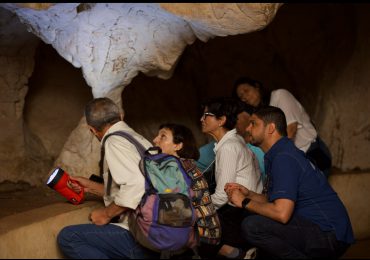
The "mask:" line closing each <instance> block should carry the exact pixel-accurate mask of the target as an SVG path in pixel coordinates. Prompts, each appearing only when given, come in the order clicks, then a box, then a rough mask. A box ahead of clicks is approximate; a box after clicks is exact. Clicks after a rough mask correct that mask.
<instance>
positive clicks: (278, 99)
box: [233, 77, 332, 177]
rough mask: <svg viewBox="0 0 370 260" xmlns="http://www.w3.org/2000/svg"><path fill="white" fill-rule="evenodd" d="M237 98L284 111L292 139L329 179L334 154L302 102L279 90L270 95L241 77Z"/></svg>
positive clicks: (250, 80)
mask: <svg viewBox="0 0 370 260" xmlns="http://www.w3.org/2000/svg"><path fill="white" fill-rule="evenodd" d="M233 96H234V97H237V98H239V99H240V100H241V101H243V102H245V103H247V104H249V105H252V106H254V107H260V106H263V105H270V106H274V107H278V108H280V109H281V110H283V112H284V114H285V117H286V121H287V133H288V135H287V136H288V138H290V139H292V140H293V141H294V144H295V145H296V146H297V147H298V148H299V149H300V150H302V151H303V152H305V153H306V155H307V157H308V158H309V159H310V160H311V161H312V162H313V163H314V164H315V165H316V166H317V167H318V168H319V169H320V170H322V171H323V173H324V174H325V175H326V176H327V177H328V175H329V174H330V170H331V167H332V158H331V154H330V151H329V149H328V147H327V146H326V144H325V143H324V142H323V141H322V139H321V138H320V136H319V135H318V134H317V130H316V129H315V127H314V125H313V123H312V121H311V119H310V117H309V116H308V114H307V113H306V111H305V109H304V108H303V106H302V105H301V103H299V101H298V100H297V99H296V98H295V97H294V96H293V95H292V94H291V93H290V92H289V91H288V90H286V89H276V90H273V91H272V92H271V93H269V92H268V91H267V90H266V89H265V88H264V87H263V85H262V83H261V82H259V81H257V80H254V79H251V78H249V77H241V78H238V79H237V80H236V81H235V82H234V89H233Z"/></svg>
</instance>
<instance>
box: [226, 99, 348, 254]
mask: <svg viewBox="0 0 370 260" xmlns="http://www.w3.org/2000/svg"><path fill="white" fill-rule="evenodd" d="M250 120H251V123H250V125H249V126H248V127H247V131H248V132H249V133H250V134H251V143H252V144H254V145H256V146H259V147H260V148H261V149H262V150H263V151H264V152H265V171H266V181H265V185H264V190H263V194H257V193H255V192H252V191H249V190H248V189H246V188H245V187H243V186H241V185H239V184H236V183H228V184H226V185H225V191H226V193H227V194H228V196H229V200H230V201H231V202H232V203H233V204H235V205H236V206H237V207H242V208H245V209H246V210H247V211H248V212H249V213H252V214H249V215H248V216H247V217H246V218H245V219H244V221H243V222H242V233H243V235H244V237H245V239H246V240H247V241H248V242H249V243H250V244H252V245H254V246H256V247H257V248H259V249H260V250H261V251H262V252H263V253H265V254H267V255H269V256H272V257H278V258H317V257H319V258H323V257H325V258H339V257H340V256H341V255H343V254H344V252H345V251H346V250H347V248H348V247H349V245H350V244H352V243H354V237H353V231H352V226H351V222H350V219H349V217H348V214H347V211H346V209H345V207H344V205H343V203H342V202H341V200H340V199H339V197H338V195H337V193H336V192H335V191H334V190H333V189H332V187H331V186H330V184H329V183H328V181H327V179H326V177H325V175H324V174H323V173H322V172H321V171H320V170H319V169H318V168H316V167H315V166H314V165H313V164H312V163H310V161H309V160H308V159H307V158H306V157H305V155H304V153H303V152H302V151H300V150H299V149H298V148H296V147H295V145H294V143H293V142H292V141H291V140H290V139H288V138H287V132H286V119H285V116H284V112H283V111H282V110H281V109H279V108H276V107H272V106H267V107H262V108H260V109H258V110H257V111H255V112H254V113H253V115H252V116H251V118H250ZM253 213H254V214H253Z"/></svg>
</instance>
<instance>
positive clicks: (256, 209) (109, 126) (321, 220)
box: [57, 77, 354, 259]
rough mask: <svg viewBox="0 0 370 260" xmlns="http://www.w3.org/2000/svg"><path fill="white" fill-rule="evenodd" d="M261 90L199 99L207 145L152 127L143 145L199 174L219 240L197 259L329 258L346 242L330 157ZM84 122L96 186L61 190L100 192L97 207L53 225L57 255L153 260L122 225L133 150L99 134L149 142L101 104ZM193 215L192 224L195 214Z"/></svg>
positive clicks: (128, 213) (133, 196)
mask: <svg viewBox="0 0 370 260" xmlns="http://www.w3.org/2000/svg"><path fill="white" fill-rule="evenodd" d="M265 93H266V91H265V89H264V88H263V86H262V84H261V83H260V82H258V81H255V80H253V79H250V78H247V77H242V78H240V79H238V80H237V81H236V82H235V84H234V91H233V96H232V97H220V98H211V99H208V100H206V101H204V102H203V103H202V109H203V114H202V116H201V118H200V121H201V127H202V132H203V133H205V134H207V135H209V136H211V137H212V139H213V141H212V142H211V143H209V144H206V145H205V146H202V147H200V149H199V151H198V148H197V146H196V142H195V138H194V136H193V133H192V132H191V130H190V129H189V128H188V127H186V126H184V125H181V124H172V123H171V124H162V125H161V126H160V127H159V131H158V134H157V136H156V137H155V138H154V140H153V145H154V146H158V147H160V148H161V150H162V152H163V153H167V154H170V155H173V156H176V157H178V158H180V159H182V160H186V161H187V162H189V161H190V162H191V163H194V164H196V166H197V168H198V169H199V170H200V171H201V172H202V173H203V174H204V176H202V180H201V181H202V182H203V183H204V184H205V185H202V187H203V189H204V191H203V192H202V195H201V196H207V200H211V202H212V203H211V204H210V206H209V211H210V213H217V214H210V215H211V216H212V217H213V220H212V222H213V223H216V225H218V226H219V229H220V230H219V231H220V235H221V240H220V243H219V244H217V245H215V244H207V243H202V242H201V241H200V242H199V246H198V248H199V255H200V256H201V257H202V258H236V259H243V258H248V257H249V258H253V257H256V256H257V257H259V256H260V257H263V256H268V257H272V258H322V257H328V258H339V257H340V256H341V255H343V254H344V252H345V251H346V249H347V248H348V247H349V246H350V245H351V244H352V243H354V236H353V231H352V227H351V223H350V219H349V217H348V214H347V211H346V209H345V207H344V205H343V203H342V202H341V200H340V199H339V197H338V195H337V194H336V192H335V191H334V190H333V189H332V188H331V186H330V184H329V183H328V180H327V176H328V174H329V172H330V168H331V156H330V152H329V150H328V149H327V147H326V145H325V144H324V143H323V141H322V140H321V139H320V137H319V136H318V134H317V131H316V129H315V127H314V125H313V123H312V122H311V120H310V118H309V116H308V115H307V113H306V112H305V110H304V108H303V107H302V105H301V104H300V103H299V102H298V101H297V100H296V99H295V98H294V96H293V95H292V94H291V93H290V92H288V91H287V90H285V89H278V90H274V91H272V92H271V94H270V95H269V96H267V95H266V94H265ZM85 117H86V122H87V125H88V128H89V130H90V131H91V132H92V134H93V135H95V136H96V137H97V139H98V140H99V141H100V142H101V143H102V144H103V143H104V148H105V160H104V162H103V163H102V166H103V169H104V174H103V176H104V183H97V182H94V181H92V180H89V179H88V178H85V177H78V176H75V177H73V176H71V179H72V180H73V181H74V182H71V183H70V186H71V188H72V189H74V190H75V191H77V192H78V191H80V190H81V189H84V191H85V192H90V193H93V194H96V195H100V196H102V197H103V198H104V204H105V207H102V208H98V209H95V210H93V211H92V212H91V214H90V216H89V219H90V221H91V223H88V224H79V225H72V226H67V227H65V228H63V229H62V230H61V232H60V233H59V234H58V237H57V241H58V245H59V247H60V249H61V250H62V252H63V253H64V254H65V256H67V257H70V258H134V259H135V258H158V256H159V255H158V253H157V252H153V251H151V250H149V249H147V248H145V247H143V246H142V245H140V244H139V243H137V242H136V240H135V237H134V236H133V235H132V234H131V233H130V230H129V225H128V221H129V219H130V218H132V217H133V214H132V212H133V210H135V209H136V207H137V206H138V205H139V203H140V200H141V197H142V196H143V194H144V190H145V189H144V182H145V181H144V177H143V175H142V174H141V172H140V169H139V162H140V159H141V157H140V154H139V153H138V151H137V150H136V147H135V146H134V145H133V144H132V143H130V142H129V141H128V140H126V139H125V138H122V137H119V136H112V137H110V138H109V139H107V140H104V138H105V137H106V136H107V135H108V134H110V133H112V132H114V131H117V130H121V131H125V132H128V133H129V134H130V135H132V136H133V137H134V138H135V139H136V140H138V141H139V142H140V143H141V144H142V145H143V146H144V147H145V148H149V147H151V146H152V144H151V143H150V142H149V141H148V140H146V139H145V138H144V137H143V136H141V135H139V134H138V133H136V132H135V131H134V130H133V129H132V128H130V127H129V126H128V125H127V124H126V123H125V122H124V121H123V115H122V113H121V112H120V109H119V107H118V106H117V105H116V104H115V103H114V102H113V101H112V100H110V99H108V98H96V99H93V100H92V101H90V102H89V103H88V104H87V105H86V107H85ZM104 141H106V142H104ZM210 169H212V171H210ZM108 171H109V172H110V174H111V176H112V180H111V182H112V184H111V192H110V193H109V194H107V193H106V186H107V176H108ZM207 175H209V176H211V178H209V176H208V177H207ZM212 180H214V183H211V182H212ZM213 185H214V186H213ZM212 186H213V187H212ZM194 189H195V187H194ZM198 213H199V212H198ZM198 216H199V219H198V221H201V218H202V217H204V216H202V214H200V213H199V214H198Z"/></svg>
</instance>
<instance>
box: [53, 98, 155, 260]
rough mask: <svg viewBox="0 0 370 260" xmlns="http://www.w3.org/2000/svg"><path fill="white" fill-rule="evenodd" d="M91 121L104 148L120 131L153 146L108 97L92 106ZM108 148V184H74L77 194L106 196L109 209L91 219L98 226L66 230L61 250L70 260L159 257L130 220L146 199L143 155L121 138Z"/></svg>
mask: <svg viewBox="0 0 370 260" xmlns="http://www.w3.org/2000/svg"><path fill="white" fill-rule="evenodd" d="M85 116H86V121H87V125H88V127H89V130H90V131H91V132H92V134H93V135H95V136H96V137H97V139H98V140H99V141H100V142H101V143H102V144H104V143H103V141H104V138H105V137H106V136H107V135H108V134H109V133H112V132H114V131H117V130H120V131H125V132H128V133H129V134H130V135H132V136H133V137H135V138H136V140H138V141H139V142H140V143H141V144H142V145H143V146H144V147H145V148H148V147H150V146H151V144H150V142H149V141H147V140H146V139H145V138H143V137H142V136H140V135H139V134H138V133H136V132H135V131H134V130H133V129H132V128H130V127H129V126H128V125H127V124H126V123H125V122H123V121H122V120H123V115H122V114H121V113H120V110H119V108H118V106H117V105H116V104H115V103H114V102H113V101H112V100H110V99H108V98H96V99H93V100H92V101H90V102H89V103H88V104H87V105H86V107H85ZM104 148H105V156H104V158H105V159H104V161H102V162H101V163H102V164H101V165H102V166H104V167H103V169H104V174H103V177H104V184H100V183H98V182H93V181H91V180H89V179H87V178H84V177H71V179H72V180H75V181H77V184H73V183H70V185H71V187H72V188H73V189H74V190H76V191H79V190H81V189H84V190H85V192H90V193H92V194H96V195H99V196H103V198H104V204H105V207H103V208H98V209H95V210H93V211H92V212H91V214H90V217H89V218H90V221H91V222H92V223H90V224H80V225H72V226H67V227H65V228H63V229H62V230H61V232H60V233H59V234H58V237H57V241H58V244H59V247H60V249H61V250H62V252H63V253H64V255H65V256H66V257H69V258H88V259H98V258H99V259H106V258H118V259H121V258H131V259H141V258H153V253H152V252H150V251H148V250H147V249H145V248H143V247H142V246H140V245H139V244H138V243H136V242H135V238H134V237H133V236H132V235H131V233H130V231H129V228H128V218H129V217H130V215H131V213H132V212H133V211H132V210H133V209H135V208H136V207H137V206H138V204H139V202H140V200H141V197H142V196H143V194H144V187H145V186H144V177H143V175H142V174H141V172H140V169H139V161H140V159H141V157H140V154H139V153H138V151H137V149H136V147H135V146H134V145H133V144H132V143H131V142H130V141H128V140H127V139H126V138H122V137H120V136H111V137H110V138H108V139H107V140H106V142H105V145H104ZM108 169H109V170H108ZM108 171H109V172H110V175H111V177H109V174H108ZM107 183H111V185H109V186H110V187H111V189H107V186H108V184H107ZM113 219H117V220H116V221H113ZM112 222H116V223H112ZM154 257H155V256H154Z"/></svg>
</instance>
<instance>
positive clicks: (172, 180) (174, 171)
mask: <svg viewBox="0 0 370 260" xmlns="http://www.w3.org/2000/svg"><path fill="white" fill-rule="evenodd" d="M111 135H119V136H122V137H124V138H126V139H127V140H129V141H130V142H131V143H132V144H134V145H135V147H136V148H137V150H138V152H139V154H140V155H141V158H142V159H141V161H140V164H139V167H140V170H141V172H142V174H143V176H144V178H145V193H144V195H143V197H142V199H141V202H140V204H139V206H138V207H137V209H136V210H135V212H134V218H131V221H129V225H130V232H131V233H132V235H133V236H134V237H135V239H136V240H137V241H138V242H139V243H140V244H141V245H143V246H144V247H146V248H149V249H151V250H153V251H156V252H161V258H165V257H170V256H171V255H172V254H178V253H182V252H185V251H186V250H187V249H189V248H191V249H193V250H194V252H195V256H196V257H197V256H198V255H197V251H196V246H197V242H198V241H197V232H196V230H195V227H194V226H195V223H196V218H197V217H196V212H195V210H194V207H193V205H192V200H193V199H194V192H193V190H192V188H191V187H192V178H191V176H189V175H188V174H187V172H186V171H185V169H184V168H183V166H182V164H181V162H180V161H179V159H178V158H176V157H175V156H172V155H168V154H163V153H160V148H158V147H151V148H149V149H147V150H146V149H145V148H144V147H143V146H142V145H141V143H139V142H138V141H137V140H136V139H135V138H133V137H132V136H131V135H130V134H128V133H126V132H123V131H116V132H113V133H111V134H108V135H107V136H106V138H105V139H104V140H103V144H102V158H101V164H102V161H103V158H104V144H105V141H106V140H107V138H108V137H109V136H111ZM151 151H157V154H151ZM158 152H159V153H158ZM101 166H102V165H101ZM101 169H102V167H101ZM111 183H112V177H111V174H110V173H109V175H108V183H107V185H108V186H107V193H108V194H109V189H110V185H111Z"/></svg>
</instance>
